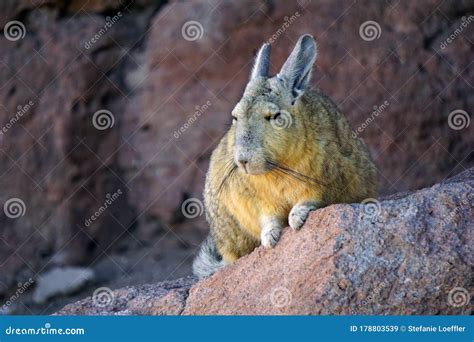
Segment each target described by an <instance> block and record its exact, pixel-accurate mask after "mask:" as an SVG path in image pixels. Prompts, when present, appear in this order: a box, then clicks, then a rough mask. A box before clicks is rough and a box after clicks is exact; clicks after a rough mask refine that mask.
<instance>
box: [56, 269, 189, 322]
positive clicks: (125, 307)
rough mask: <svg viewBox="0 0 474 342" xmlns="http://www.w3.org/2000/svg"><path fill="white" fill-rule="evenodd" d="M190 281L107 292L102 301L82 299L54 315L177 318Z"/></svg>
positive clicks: (182, 306) (89, 298) (90, 298)
mask: <svg viewBox="0 0 474 342" xmlns="http://www.w3.org/2000/svg"><path fill="white" fill-rule="evenodd" d="M195 281H196V280H195V279H194V278H192V277H188V278H182V279H178V280H174V281H166V282H162V283H159V284H156V285H140V286H136V287H126V288H123V289H120V290H116V291H114V292H107V293H106V297H104V300H103V301H100V300H98V299H96V300H93V298H92V297H88V298H85V299H83V300H81V301H79V302H77V303H74V304H70V305H66V306H65V307H64V308H63V309H61V310H60V311H59V312H57V313H56V314H57V315H179V314H181V312H182V311H183V309H184V305H185V301H186V297H187V293H188V291H189V288H190V287H191V285H192V284H194V283H195ZM103 293H105V292H103Z"/></svg>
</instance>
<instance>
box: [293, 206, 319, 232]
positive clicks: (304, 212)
mask: <svg viewBox="0 0 474 342" xmlns="http://www.w3.org/2000/svg"><path fill="white" fill-rule="evenodd" d="M316 208H317V205H316V203H315V202H302V203H298V204H296V205H295V206H294V207H293V208H292V209H291V211H290V215H288V223H289V224H290V227H291V228H293V229H294V230H299V229H300V228H301V227H302V226H303V224H304V223H305V222H306V219H307V218H308V215H309V212H310V211H312V210H316Z"/></svg>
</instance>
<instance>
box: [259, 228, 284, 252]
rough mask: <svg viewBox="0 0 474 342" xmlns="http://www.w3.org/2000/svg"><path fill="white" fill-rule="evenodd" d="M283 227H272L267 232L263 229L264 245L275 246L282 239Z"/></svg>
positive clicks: (267, 246)
mask: <svg viewBox="0 0 474 342" xmlns="http://www.w3.org/2000/svg"><path fill="white" fill-rule="evenodd" d="M280 235H281V229H280V228H272V229H269V230H267V231H265V232H263V231H262V236H261V240H262V246H263V247H265V248H271V247H275V245H276V244H277V242H278V240H280Z"/></svg>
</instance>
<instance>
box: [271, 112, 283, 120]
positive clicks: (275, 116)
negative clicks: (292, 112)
mask: <svg viewBox="0 0 474 342" xmlns="http://www.w3.org/2000/svg"><path fill="white" fill-rule="evenodd" d="M280 116H281V113H280V112H278V113H275V114H273V115H272V116H270V118H271V119H272V120H278V118H279V117H280Z"/></svg>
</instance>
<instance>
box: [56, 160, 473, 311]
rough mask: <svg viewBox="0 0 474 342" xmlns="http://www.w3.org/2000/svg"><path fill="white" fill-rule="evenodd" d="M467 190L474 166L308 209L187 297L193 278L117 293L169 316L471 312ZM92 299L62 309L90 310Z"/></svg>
mask: <svg viewBox="0 0 474 342" xmlns="http://www.w3.org/2000/svg"><path fill="white" fill-rule="evenodd" d="M473 190H474V168H473V169H470V170H468V171H466V172H464V173H462V174H460V175H458V176H457V177H455V178H451V179H449V180H447V181H446V182H444V183H441V184H437V185H435V186H433V187H431V188H427V189H423V190H420V191H417V192H414V193H407V194H401V195H400V196H396V198H395V196H394V198H392V199H385V200H381V201H377V200H372V201H371V202H367V203H366V204H352V205H349V204H341V205H333V206H330V207H327V208H324V209H320V210H317V211H316V212H314V213H312V214H311V215H310V217H309V219H308V222H307V223H306V224H305V225H304V226H303V228H302V229H301V230H300V231H298V232H294V231H290V230H289V229H287V230H286V231H285V233H284V234H283V235H282V238H281V240H280V242H279V243H278V244H277V246H276V247H275V248H273V249H269V250H267V249H264V248H263V247H259V248H257V249H256V250H255V251H254V252H253V253H251V254H250V255H248V256H245V257H243V258H241V259H239V260H237V261H236V262H235V263H234V264H232V265H230V266H228V267H225V268H224V269H222V270H220V271H219V272H217V273H216V274H214V275H213V276H211V277H209V278H207V279H204V280H202V281H200V282H198V283H196V284H195V285H194V286H192V287H191V290H190V291H189V295H188V289H189V286H190V285H191V284H192V282H193V281H192V280H191V281H190V282H188V283H186V286H184V287H183V288H182V290H183V292H181V294H184V296H183V297H177V296H176V295H175V293H173V294H170V293H168V294H167V295H166V296H162V295H159V296H157V297H156V298H155V299H153V300H151V298H150V296H149V293H150V292H151V289H152V288H154V289H156V290H157V291H161V288H162V287H163V284H157V285H155V286H150V287H149V288H148V287H147V289H148V290H147V291H146V292H145V294H143V295H141V292H142V289H141V288H128V289H124V290H120V291H116V292H115V293H116V297H118V298H121V303H122V302H123V299H126V302H123V304H121V306H120V307H121V308H122V309H121V310H126V312H127V313H133V314H163V313H172V314H175V313H177V312H181V311H182V308H183V307H184V311H182V314H186V315H212V314H218V315H230V314H234V315H235V314H237V315H257V314H258V315H262V314H296V315H303V314H304V315H306V314H311V315H320V314H323V315H333V314H344V315H348V314H361V315H362V314H367V315H373V314H377V315H435V314H446V315H449V314H469V313H470V312H471V309H472V306H471V305H470V303H471V302H470V296H471V294H472V292H473V290H474V288H473V283H472V267H473V266H474V253H473V245H474V236H473V234H472V226H473V224H474V215H473V204H474V202H473V201H474V195H473V194H474V192H473ZM169 297H170V298H169ZM186 297H187V298H186ZM90 302H91V301H90V299H89V300H85V301H81V302H79V303H76V304H71V305H69V306H68V307H67V308H66V309H65V310H63V311H61V312H60V313H61V314H70V313H74V314H90V313H94V312H96V311H91V309H90ZM127 303H128V304H127ZM136 303H139V304H136ZM143 303H153V304H151V306H149V307H146V306H144V305H143ZM173 307H174V309H172V308H173ZM107 313H109V314H111V313H114V311H113V310H109V311H107Z"/></svg>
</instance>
